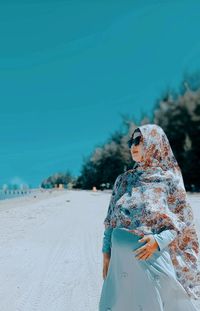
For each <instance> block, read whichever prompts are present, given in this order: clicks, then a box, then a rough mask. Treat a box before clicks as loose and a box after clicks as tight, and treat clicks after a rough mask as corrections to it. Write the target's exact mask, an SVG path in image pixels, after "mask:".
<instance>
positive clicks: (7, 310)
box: [0, 189, 200, 311]
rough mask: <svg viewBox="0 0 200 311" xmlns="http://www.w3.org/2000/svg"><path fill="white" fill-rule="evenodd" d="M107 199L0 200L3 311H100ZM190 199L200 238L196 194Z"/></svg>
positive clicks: (61, 194) (69, 194)
mask: <svg viewBox="0 0 200 311" xmlns="http://www.w3.org/2000/svg"><path fill="white" fill-rule="evenodd" d="M110 195H111V192H109V191H97V192H93V191H89V190H66V189H62V190H56V189H55V190H51V191H50V190H46V191H43V192H41V191H38V192H37V191H36V192H35V193H33V194H31V195H29V196H24V197H18V198H11V199H7V200H2V201H0V247H1V251H0V267H1V284H0V310H1V311H36V310H37V311H85V310H87V311H98V302H99V298H100V292H101V287H102V284H103V278H102V262H103V261H102V259H103V257H102V251H101V248H102V238H103V231H104V226H103V220H104V218H105V216H106V213H107V208H108V204H109V200H110ZM188 198H189V201H190V203H191V205H192V208H193V212H194V217H195V223H196V226H197V229H198V235H199V238H200V204H199V202H200V194H198V193H193V194H191V193H188ZM199 308H200V303H199Z"/></svg>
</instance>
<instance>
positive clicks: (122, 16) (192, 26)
mask: <svg viewBox="0 0 200 311" xmlns="http://www.w3.org/2000/svg"><path fill="white" fill-rule="evenodd" d="M199 31H200V1H198V0H196V1H195V0H188V1H185V0H172V1H170V0H166V1H165V0H163V1H153V0H152V1H151V0H148V1H145V0H143V1H142V0H130V1H127V0H120V1H119V0H114V1H110V0H90V1H85V0H71V1H67V0H66V1H64V0H62V1H61V0H29V1H27V0H12V1H11V0H0V88H1V91H0V105H1V110H0V141H1V151H0V185H2V184H3V183H9V182H14V181H19V182H26V183H29V184H31V185H32V186H38V185H39V183H40V182H41V181H42V179H44V178H46V177H48V176H49V175H51V174H52V173H55V172H58V171H66V170H68V169H69V170H70V171H71V172H72V174H74V175H76V176H77V175H78V174H79V172H80V169H81V165H82V162H83V157H84V156H87V155H89V154H90V152H91V151H92V150H93V149H94V148H95V146H97V145H98V144H101V143H103V142H104V141H106V139H107V137H108V136H109V135H110V134H111V133H112V132H113V131H115V130H117V129H118V128H119V126H120V124H121V121H122V118H121V114H129V115H130V116H135V117H136V118H139V117H140V115H141V112H146V114H147V115H149V113H150V111H151V110H152V107H153V105H154V103H155V100H156V99H157V98H158V97H159V96H160V94H161V93H162V92H163V91H164V90H165V89H166V88H168V87H175V88H176V87H178V86H179V84H180V82H181V81H182V77H183V74H184V73H185V72H186V71H188V72H193V71H196V70H199V68H200V41H199Z"/></svg>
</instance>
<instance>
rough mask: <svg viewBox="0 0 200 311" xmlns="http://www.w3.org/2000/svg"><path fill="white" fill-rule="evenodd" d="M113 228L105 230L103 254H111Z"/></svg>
mask: <svg viewBox="0 0 200 311" xmlns="http://www.w3.org/2000/svg"><path fill="white" fill-rule="evenodd" d="M112 231H113V228H107V229H105V230H104V236H103V246H102V252H103V253H109V254H110V253H111V236H112Z"/></svg>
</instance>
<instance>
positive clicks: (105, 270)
mask: <svg viewBox="0 0 200 311" xmlns="http://www.w3.org/2000/svg"><path fill="white" fill-rule="evenodd" d="M109 263H110V254H108V253H103V279H104V280H105V278H106V276H107V273H108V267H109Z"/></svg>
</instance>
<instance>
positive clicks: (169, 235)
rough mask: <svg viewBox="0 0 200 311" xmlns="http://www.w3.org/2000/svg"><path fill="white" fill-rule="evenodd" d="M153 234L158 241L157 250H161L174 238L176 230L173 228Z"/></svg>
mask: <svg viewBox="0 0 200 311" xmlns="http://www.w3.org/2000/svg"><path fill="white" fill-rule="evenodd" d="M153 236H154V238H155V240H156V241H157V243H158V250H159V251H162V250H163V249H164V248H166V247H167V246H168V245H169V244H170V243H171V242H172V241H173V240H174V239H175V238H176V236H177V232H176V231H175V230H163V231H162V232H160V233H156V234H154V235H153Z"/></svg>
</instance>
